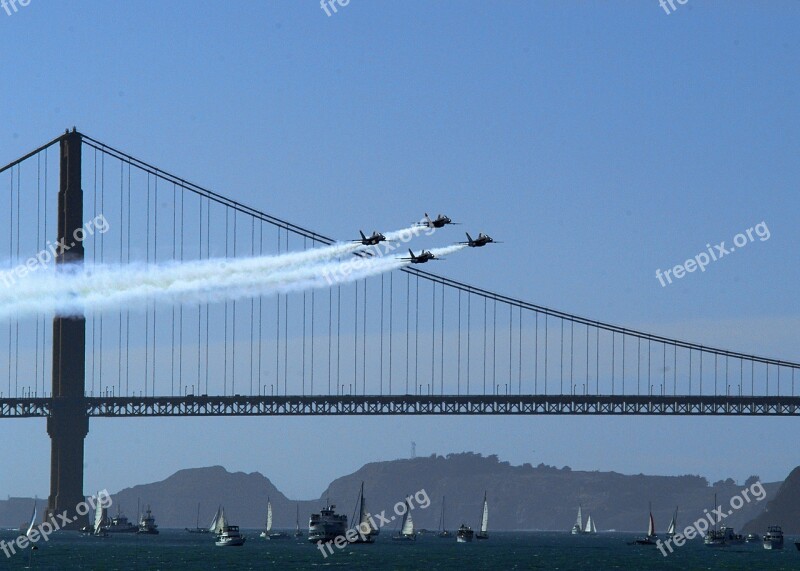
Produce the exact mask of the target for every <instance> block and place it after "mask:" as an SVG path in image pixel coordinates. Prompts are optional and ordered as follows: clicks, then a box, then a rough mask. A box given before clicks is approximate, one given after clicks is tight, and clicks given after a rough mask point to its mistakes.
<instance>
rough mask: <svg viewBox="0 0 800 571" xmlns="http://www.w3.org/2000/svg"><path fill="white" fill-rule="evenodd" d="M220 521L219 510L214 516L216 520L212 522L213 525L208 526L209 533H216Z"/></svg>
mask: <svg viewBox="0 0 800 571" xmlns="http://www.w3.org/2000/svg"><path fill="white" fill-rule="evenodd" d="M218 521H219V508H217V513H215V514H214V519H212V520H211V525H210V526H208V531H209V532H211V533H216V531H217V522H218Z"/></svg>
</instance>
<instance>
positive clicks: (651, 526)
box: [647, 512, 656, 536]
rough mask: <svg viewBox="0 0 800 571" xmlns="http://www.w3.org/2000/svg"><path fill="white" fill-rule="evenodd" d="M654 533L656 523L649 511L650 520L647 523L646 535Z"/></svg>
mask: <svg viewBox="0 0 800 571" xmlns="http://www.w3.org/2000/svg"><path fill="white" fill-rule="evenodd" d="M655 534H656V524H655V521H653V512H650V521H649V522H648V524H647V535H649V536H653V535H655Z"/></svg>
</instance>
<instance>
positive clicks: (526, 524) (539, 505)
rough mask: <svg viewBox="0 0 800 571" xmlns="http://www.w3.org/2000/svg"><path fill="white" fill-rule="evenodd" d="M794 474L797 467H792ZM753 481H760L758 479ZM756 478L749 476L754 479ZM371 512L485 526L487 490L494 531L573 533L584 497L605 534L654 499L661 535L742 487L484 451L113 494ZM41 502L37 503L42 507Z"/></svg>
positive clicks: (209, 511) (20, 509) (179, 512)
mask: <svg viewBox="0 0 800 571" xmlns="http://www.w3.org/2000/svg"><path fill="white" fill-rule="evenodd" d="M795 472H797V470H796V471H795ZM753 478H755V477H753ZM753 478H751V479H750V480H749V481H754V480H753ZM362 481H363V482H364V488H365V496H366V498H367V503H368V509H369V510H371V511H372V512H374V513H377V512H380V511H382V510H386V512H387V514H391V513H392V510H393V506H394V505H395V503H396V502H398V501H402V499H403V498H404V497H405V496H406V495H409V494H414V493H417V492H418V491H421V490H424V491H425V493H426V494H427V496H428V497H429V498H430V506H429V507H428V508H427V509H422V508H421V507H418V508H417V509H416V510H415V512H414V521H415V522H416V524H417V527H418V528H428V529H436V528H437V527H438V526H439V518H440V513H441V502H442V496H446V498H447V500H446V505H447V509H446V526H447V528H448V529H455V528H457V527H458V525H460V524H461V523H462V522H464V523H467V524H468V525H472V526H473V527H475V526H476V525H477V523H478V517H479V514H480V509H481V504H482V500H483V494H484V491H486V493H487V495H488V499H489V505H490V528H491V529H494V530H564V531H566V530H569V529H570V528H571V526H572V524H573V523H574V521H575V516H576V512H577V508H578V504H579V503H580V504H581V505H582V507H583V511H584V517H586V516H587V515H589V514H591V516H592V518H593V519H594V520H595V522H596V525H597V528H598V530H599V531H603V530H610V529H615V530H618V531H622V530H630V531H644V530H645V527H646V521H647V510H648V504H649V503H650V502H652V508H653V514H654V517H655V521H656V528H657V530H658V531H659V532H663V531H664V530H665V528H666V526H667V523H668V521H669V519H670V517H671V516H672V512H673V510H674V509H675V506H676V505H677V506H679V522H678V523H679V527H683V526H685V525H688V524H689V523H690V522H691V521H694V520H696V519H698V518H700V517H702V516H703V509H711V507H712V504H713V499H714V494H715V493H716V494H717V503H718V504H722V505H726V504H727V502H728V501H729V499H730V497H731V496H733V495H735V494H738V493H739V492H740V491H741V489H742V487H743V485H737V484H736V483H735V482H734V481H733V480H731V479H728V480H725V481H719V482H716V483H715V484H713V485H710V484H709V482H708V481H707V480H706V479H705V478H703V477H700V476H691V475H687V476H646V475H642V474H639V475H624V474H619V473H615V472H585V471H573V470H571V469H570V468H569V467H564V468H556V467H553V466H546V465H544V464H540V465H539V466H536V467H534V466H531V465H530V464H523V465H522V466H512V465H510V464H509V463H508V462H501V461H500V460H499V459H498V458H497V456H488V457H484V456H481V455H480V454H473V453H462V454H449V455H448V456H447V457H443V456H436V455H432V456H429V457H424V458H414V459H405V460H392V461H384V462H373V463H370V464H366V465H364V466H363V467H362V468H361V469H359V470H358V471H356V472H355V473H353V474H349V475H347V476H343V477H341V478H338V479H336V480H334V481H333V482H332V483H331V484H330V485H329V486H328V488H327V489H326V490H325V491H324V492H323V493H322V494H321V495H320V498H319V499H315V500H304V501H292V500H290V499H288V498H287V497H286V496H285V495H284V494H283V493H281V492H280V491H279V490H278V489H277V488H276V487H275V486H274V485H273V484H272V483H271V482H270V481H269V479H268V478H266V477H265V476H263V475H261V474H259V473H257V472H254V473H251V474H245V473H243V472H236V473H230V472H228V471H227V470H225V469H224V468H223V467H221V466H213V467H208V468H193V469H187V470H180V471H178V472H176V473H175V474H173V475H172V476H170V477H168V478H167V479H165V480H163V481H160V482H153V483H150V484H143V485H139V486H134V487H132V488H126V489H124V490H121V491H120V492H118V493H116V494H114V495H113V501H114V506H112V507H111V509H110V512H111V514H114V513H116V510H117V507H119V509H121V510H122V512H123V513H125V514H126V515H127V516H128V517H129V518H130V519H134V518H135V517H136V512H137V505H141V507H142V509H144V506H145V505H147V504H150V505H151V506H152V509H153V514H154V515H155V517H156V520H157V523H158V524H159V525H160V526H161V527H163V528H183V527H194V526H195V523H196V522H195V520H196V514H197V506H198V503H199V504H200V525H201V526H207V525H208V524H209V523H210V520H211V519H212V516H213V514H214V512H215V511H216V509H217V506H218V505H224V506H225V510H226V514H227V515H228V516H229V519H230V521H231V522H232V523H235V524H238V525H240V526H242V527H245V528H258V527H262V526H263V525H264V519H265V513H266V503H267V497H269V498H270V500H271V501H272V505H273V510H274V520H275V527H277V528H293V527H294V525H295V514H296V510H297V509H298V507H299V513H300V525H301V527H303V528H305V527H306V524H307V521H308V516H309V514H310V513H312V512H313V511H318V510H319V509H320V508H321V507H322V506H323V505H324V503H325V499H326V498H329V499H330V501H331V502H332V503H334V504H336V505H337V510H338V511H340V512H342V513H345V514H347V515H348V516H352V514H353V513H354V508H355V504H356V500H357V496H358V491H359V487H360V485H361V482H362ZM780 485H781V484H780V483H771V484H766V483H765V484H764V488H765V489H766V491H767V500H765V501H761V502H751V503H748V504H745V506H744V507H743V508H742V509H741V510H738V511H737V512H735V513H734V514H733V515H731V516H730V517H729V518H728V519H726V520H725V522H726V523H727V524H728V525H733V526H734V527H735V528H736V529H740V528H741V527H742V526H743V525H744V523H745V522H747V521H750V520H751V519H753V518H755V517H757V516H758V515H759V514H761V512H762V511H763V510H764V508H765V507H766V504H767V501H768V500H770V499H772V498H773V497H774V495H775V492H776V491H777V489H778V487H779V486H780ZM31 501H32V500H30V499H20V498H14V499H9V500H7V501H0V525H3V526H17V525H19V523H20V522H23V521H25V519H26V518H28V517H30V511H31ZM43 503H44V501H43V500H40V504H39V505H40V506H41V505H42V504H43Z"/></svg>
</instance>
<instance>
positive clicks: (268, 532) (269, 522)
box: [261, 497, 289, 539]
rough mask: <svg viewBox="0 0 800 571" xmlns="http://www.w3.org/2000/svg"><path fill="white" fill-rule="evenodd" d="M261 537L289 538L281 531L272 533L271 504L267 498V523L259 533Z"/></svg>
mask: <svg viewBox="0 0 800 571" xmlns="http://www.w3.org/2000/svg"><path fill="white" fill-rule="evenodd" d="M261 537H264V538H266V539H288V538H289V536H288V535H287V534H285V533H283V532H282V531H276V532H273V531H272V502H271V501H270V500H269V497H267V523H266V527H265V530H264V531H262V532H261Z"/></svg>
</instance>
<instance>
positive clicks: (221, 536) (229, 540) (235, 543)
mask: <svg viewBox="0 0 800 571" xmlns="http://www.w3.org/2000/svg"><path fill="white" fill-rule="evenodd" d="M215 531H216V536H215V539H214V545H216V546H217V547H241V546H242V545H244V542H245V538H244V537H243V536H242V534H241V533H240V532H239V526H238V525H229V524H228V520H226V519H225V508H222V511H221V512H220V516H219V518H218V519H217V525H216V527H215Z"/></svg>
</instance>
